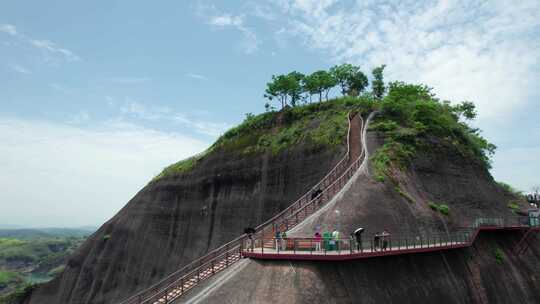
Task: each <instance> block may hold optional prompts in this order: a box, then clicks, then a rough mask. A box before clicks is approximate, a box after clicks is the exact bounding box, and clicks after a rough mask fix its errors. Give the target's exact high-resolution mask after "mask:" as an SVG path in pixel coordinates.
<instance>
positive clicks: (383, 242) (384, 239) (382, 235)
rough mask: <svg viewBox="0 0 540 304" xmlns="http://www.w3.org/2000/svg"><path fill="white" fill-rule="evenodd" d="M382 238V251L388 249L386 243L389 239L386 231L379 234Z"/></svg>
mask: <svg viewBox="0 0 540 304" xmlns="http://www.w3.org/2000/svg"><path fill="white" fill-rule="evenodd" d="M381 237H382V248H383V250H386V249H387V248H388V243H389V239H390V232H388V230H386V229H384V231H383V232H382V233H381Z"/></svg>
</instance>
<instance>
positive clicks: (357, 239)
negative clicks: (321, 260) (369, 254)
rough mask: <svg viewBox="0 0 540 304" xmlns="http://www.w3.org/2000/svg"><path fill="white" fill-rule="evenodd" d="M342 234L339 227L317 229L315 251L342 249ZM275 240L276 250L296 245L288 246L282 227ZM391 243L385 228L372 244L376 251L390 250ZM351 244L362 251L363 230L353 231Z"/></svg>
mask: <svg viewBox="0 0 540 304" xmlns="http://www.w3.org/2000/svg"><path fill="white" fill-rule="evenodd" d="M340 236H341V234H340V232H339V230H338V229H337V228H336V229H334V230H333V231H330V230H326V229H325V230H324V231H323V232H322V233H321V232H320V231H319V230H317V231H316V232H315V234H314V235H313V238H312V239H311V242H312V245H313V247H314V250H315V251H322V250H324V251H333V250H342V249H343V245H342V243H343V239H342V238H341V237H340ZM274 240H275V249H276V251H284V250H287V249H291V248H290V247H291V246H294V245H289V246H288V244H287V243H288V238H287V233H286V232H285V231H281V230H280V229H276V233H275V237H274ZM389 245H390V233H389V232H388V230H387V229H385V230H383V231H382V232H377V233H375V235H374V236H373V246H372V248H373V250H375V251H378V250H381V251H384V250H388V248H389ZM350 246H351V250H352V248H355V247H356V250H357V251H360V250H361V249H362V237H361V232H360V233H358V231H355V232H353V233H351V236H350ZM313 247H312V248H313Z"/></svg>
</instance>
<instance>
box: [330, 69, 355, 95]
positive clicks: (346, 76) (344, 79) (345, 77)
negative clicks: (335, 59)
mask: <svg viewBox="0 0 540 304" xmlns="http://www.w3.org/2000/svg"><path fill="white" fill-rule="evenodd" d="M358 70H359V68H358V67H356V66H354V65H352V64H348V63H344V64H342V65H336V66H334V67H332V68H331V69H330V73H332V75H333V76H334V78H335V80H336V82H337V83H338V84H339V85H340V86H341V94H343V95H346V94H348V93H349V91H350V83H351V79H353V78H354V75H355V74H356V73H357V72H358Z"/></svg>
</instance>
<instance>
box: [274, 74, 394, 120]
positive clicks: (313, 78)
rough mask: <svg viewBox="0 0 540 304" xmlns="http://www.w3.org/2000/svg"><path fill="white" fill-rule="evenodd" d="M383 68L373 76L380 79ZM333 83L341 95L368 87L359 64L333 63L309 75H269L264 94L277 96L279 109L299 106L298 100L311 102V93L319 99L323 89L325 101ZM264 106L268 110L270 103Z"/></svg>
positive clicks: (355, 92) (355, 94) (359, 91)
mask: <svg viewBox="0 0 540 304" xmlns="http://www.w3.org/2000/svg"><path fill="white" fill-rule="evenodd" d="M383 69H384V66H382V68H379V70H377V69H375V70H377V71H379V74H377V75H375V74H374V76H375V78H376V79H380V81H382V71H383ZM375 70H374V71H375ZM377 77H379V78H377ZM336 85H339V86H340V87H341V93H342V94H343V95H344V96H345V95H348V96H358V95H360V94H361V93H362V92H363V91H364V90H365V89H366V88H367V87H368V85H369V81H368V78H367V76H366V75H365V74H364V73H362V71H360V68H359V67H357V66H354V65H352V64H342V65H339V66H334V67H332V68H331V69H330V70H329V71H324V70H320V71H316V72H314V73H312V74H309V75H304V74H302V73H299V72H296V71H294V72H291V73H289V74H286V75H272V80H271V81H270V82H268V83H267V84H266V90H265V92H264V95H263V96H264V97H265V98H267V99H268V100H269V101H273V100H277V101H278V102H279V103H280V105H281V109H284V108H285V107H286V106H287V105H291V106H293V107H295V106H298V105H299V101H304V102H307V101H308V100H309V102H311V101H312V96H313V95H318V96H319V102H321V101H322V96H323V93H324V95H325V98H326V100H327V101H328V93H329V92H330V90H331V89H332V88H334V87H335V86H336ZM383 87H384V84H383ZM383 91H384V90H383ZM265 108H266V110H267V111H269V110H271V106H270V104H269V103H267V104H266V105H265Z"/></svg>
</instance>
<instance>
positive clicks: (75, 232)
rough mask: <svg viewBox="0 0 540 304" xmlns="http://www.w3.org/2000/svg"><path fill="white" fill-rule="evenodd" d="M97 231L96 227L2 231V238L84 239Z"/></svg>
mask: <svg viewBox="0 0 540 304" xmlns="http://www.w3.org/2000/svg"><path fill="white" fill-rule="evenodd" d="M95 231H96V228H95V227H90V226H86V227H81V228H22V229H0V238H17V239H33V238H43V237H47V238H49V237H69V236H74V237H83V236H89V235H90V234H92V233H94V232H95Z"/></svg>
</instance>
